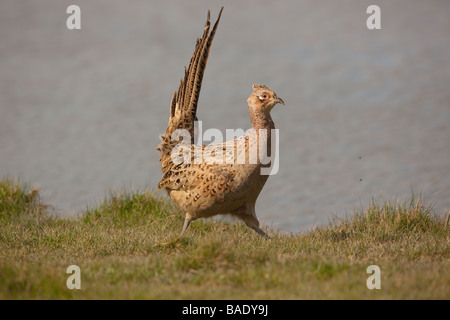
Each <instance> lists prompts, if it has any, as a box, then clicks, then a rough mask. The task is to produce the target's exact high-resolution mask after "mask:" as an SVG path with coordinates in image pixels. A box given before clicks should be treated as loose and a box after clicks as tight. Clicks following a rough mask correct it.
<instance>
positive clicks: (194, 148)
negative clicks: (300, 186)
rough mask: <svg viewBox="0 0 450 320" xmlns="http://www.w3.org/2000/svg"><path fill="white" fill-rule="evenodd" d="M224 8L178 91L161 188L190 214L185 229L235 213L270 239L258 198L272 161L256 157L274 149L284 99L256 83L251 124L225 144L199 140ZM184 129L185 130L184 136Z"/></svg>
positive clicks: (164, 141)
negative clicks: (276, 110) (203, 91)
mask: <svg viewBox="0 0 450 320" xmlns="http://www.w3.org/2000/svg"><path fill="white" fill-rule="evenodd" d="M222 10H223V7H222V9H221V10H220V13H219V16H218V18H217V21H216V22H215V24H214V26H213V27H212V29H211V30H210V12H209V10H208V16H207V19H206V24H205V27H204V31H203V35H202V36H201V38H200V39H197V42H196V46H195V50H194V54H193V55H192V58H191V60H190V63H189V67H188V68H187V69H186V68H185V73H184V78H183V79H181V83H180V85H179V87H178V90H177V91H175V93H174V94H173V97H172V102H171V107H170V118H169V124H168V127H167V130H166V132H165V134H163V135H161V143H160V144H159V145H158V147H157V150H158V151H159V152H160V154H161V158H160V163H161V168H162V173H163V176H162V178H161V181H160V182H159V184H158V190H160V189H165V190H166V191H167V192H168V194H169V196H170V198H171V199H172V200H173V201H174V202H175V204H176V205H177V206H178V207H179V208H181V210H183V211H184V212H185V213H186V218H185V222H184V226H183V229H182V234H184V233H185V232H186V230H187V228H188V226H189V223H190V222H191V221H193V220H195V219H198V218H206V217H211V216H214V215H217V214H227V213H229V214H231V215H233V216H236V217H238V218H240V219H242V220H243V221H244V222H245V224H246V225H247V226H248V227H250V228H252V229H253V230H255V231H256V232H257V233H258V234H260V235H262V236H264V237H266V238H269V236H268V235H267V234H266V233H265V232H264V231H263V230H261V228H260V227H259V221H258V219H257V218H256V213H255V203H256V199H257V198H258V195H259V193H260V192H261V190H262V188H263V187H264V184H265V183H266V180H267V178H268V175H263V174H261V169H263V168H265V167H267V166H268V164H267V163H263V162H262V161H261V160H260V159H259V158H258V157H252V154H251V151H252V150H258V152H259V153H258V154H261V151H264V150H259V149H260V148H266V150H265V151H266V154H270V152H271V149H272V144H273V142H272V139H271V135H272V131H273V130H272V129H275V125H274V123H273V121H272V118H271V116H270V111H271V110H272V108H273V107H274V106H275V105H276V104H277V103H281V104H283V105H284V102H283V100H282V99H280V98H278V97H277V95H276V94H275V92H273V91H272V90H271V89H269V88H268V87H266V86H265V85H261V84H254V85H253V92H252V93H251V95H250V97H249V98H248V100H247V102H248V111H249V114H250V119H251V123H252V127H251V129H249V130H248V131H247V132H246V133H245V134H244V135H243V136H241V137H239V138H236V139H234V140H231V141H227V142H224V143H221V144H214V145H202V146H198V145H195V144H194V127H195V121H197V116H196V113H197V102H198V98H199V94H200V88H201V84H202V78H203V74H204V72H205V67H206V63H207V61H208V56H209V52H210V49H211V44H212V41H213V38H214V35H215V33H216V29H217V26H218V23H219V20H220V17H221V15H222ZM179 132H181V133H184V135H183V134H182V135H181V136H182V138H180V135H179V134H178V133H179ZM206 150H209V151H208V152H205V151H206ZM211 150H213V151H211ZM218 156H220V158H221V159H222V161H219V162H218V161H210V160H211V157H213V158H214V159H215V160H217V157H218ZM255 158H256V159H255Z"/></svg>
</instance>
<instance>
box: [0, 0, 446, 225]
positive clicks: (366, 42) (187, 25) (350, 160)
mask: <svg viewBox="0 0 450 320" xmlns="http://www.w3.org/2000/svg"><path fill="white" fill-rule="evenodd" d="M70 4H77V5H79V6H80V8H81V28H82V29H81V30H68V29H67V27H66V20H67V18H68V17H69V14H67V13H66V9H67V7H68V6H69V5H70ZM371 4H377V5H379V6H380V8H381V28H382V29H381V30H368V29H367V27H366V20H367V18H368V17H369V14H367V13H366V9H367V7H368V6H369V5H371ZM222 5H224V6H225V9H224V12H223V15H222V20H221V23H220V26H219V29H218V31H217V34H216V38H215V40H214V44H213V47H212V50H211V56H210V59H209V61H208V67H207V68H206V73H205V77H204V80H203V81H204V82H203V86H202V92H201V96H200V101H199V112H198V116H199V119H200V120H203V130H206V129H207V128H219V129H221V130H223V132H225V129H227V128H233V129H235V128H243V129H247V128H249V127H250V120H249V116H248V111H247V103H246V99H247V97H248V96H249V94H250V93H251V91H252V89H251V84H252V83H263V84H266V85H268V86H269V87H271V88H272V89H273V90H274V91H275V92H276V93H277V95H278V96H279V97H282V98H283V99H284V101H285V102H286V106H285V107H283V106H277V107H276V108H275V109H274V110H273V111H272V117H273V119H274V121H275V124H276V126H277V128H279V129H280V170H279V172H278V174H276V175H274V176H272V177H270V178H269V180H268V182H267V184H266V186H265V187H264V189H263V192H262V193H261V195H260V197H259V199H258V202H257V209H256V212H257V215H258V217H259V218H260V221H261V222H262V224H263V225H266V226H269V227H273V228H278V229H280V230H282V231H291V232H297V231H302V230H305V229H307V228H310V227H312V226H314V225H320V224H324V223H327V222H328V221H329V220H330V219H331V218H333V217H334V216H337V217H344V216H346V215H350V214H352V213H353V212H354V210H355V209H357V208H360V207H365V206H366V205H367V204H368V203H369V202H370V201H371V199H372V197H375V198H377V197H379V196H384V197H385V198H386V199H391V198H395V197H399V198H400V199H405V200H406V199H408V198H409V197H410V196H411V194H412V192H418V191H420V190H421V189H423V194H424V195H425V196H426V197H427V199H428V200H429V202H433V203H434V204H435V208H436V210H437V211H439V212H441V213H446V212H448V210H449V209H450V90H449V84H450V37H449V30H450V18H449V17H450V1H446V0H428V1H423V0H398V1H384V0H376V1H374V0H371V1H361V0H328V1H320V3H319V2H318V1H314V0H311V1H304V0H302V1H299V0H295V1H294V0H292V1H239V2H238V1H233V2H231V1H228V2H225V1H211V0H209V1H207V0H203V1H195V4H194V3H193V1H182V0H177V1H174V0H165V1H145V0H130V1H119V0H71V1H54V0H39V1H31V0H21V1H17V0H1V2H0V175H1V177H6V176H9V177H14V178H20V179H21V180H23V181H26V182H31V183H33V184H34V185H37V186H39V187H40V189H41V193H42V196H43V199H44V201H46V202H48V203H50V204H52V205H53V206H54V207H55V209H56V210H57V212H58V213H59V214H61V215H63V216H68V215H72V214H78V213H79V212H81V211H82V210H84V209H85V208H86V207H87V206H89V207H91V206H94V205H96V204H97V203H98V202H99V201H100V200H101V199H103V198H104V197H105V196H107V195H108V192H109V191H110V190H118V189H122V188H125V189H131V188H133V189H143V188H149V189H155V190H156V185H157V183H158V181H159V179H160V178H161V171H160V165H159V162H158V160H159V155H158V153H157V152H156V150H155V147H156V145H157V144H158V143H159V138H158V137H159V134H161V133H162V132H164V131H165V128H166V125H167V121H168V116H169V104H170V99H171V97H172V94H173V91H174V90H175V89H177V87H178V84H179V80H180V78H181V77H182V76H183V74H184V66H185V65H187V64H188V63H189V59H190V57H191V54H192V51H193V49H194V44H195V39H196V38H197V37H199V36H200V35H201V33H202V31H203V26H204V22H205V18H206V13H207V9H211V18H212V20H215V18H216V16H217V14H218V12H219V9H220V7H221V6H222ZM160 194H161V195H163V196H166V195H165V192H164V193H163V192H161V193H160Z"/></svg>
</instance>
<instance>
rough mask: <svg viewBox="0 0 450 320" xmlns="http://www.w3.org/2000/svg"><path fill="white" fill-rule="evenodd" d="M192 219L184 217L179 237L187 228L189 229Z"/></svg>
mask: <svg viewBox="0 0 450 320" xmlns="http://www.w3.org/2000/svg"><path fill="white" fill-rule="evenodd" d="M191 221H192V218H190V217H189V216H187V215H186V219H184V225H183V230H182V231H181V236H182V235H184V234H185V233H186V230H187V228H188V227H189V223H191Z"/></svg>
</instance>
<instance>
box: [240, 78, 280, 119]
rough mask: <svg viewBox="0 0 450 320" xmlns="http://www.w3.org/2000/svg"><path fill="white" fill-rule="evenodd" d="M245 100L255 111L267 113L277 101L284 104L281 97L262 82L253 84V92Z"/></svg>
mask: <svg viewBox="0 0 450 320" xmlns="http://www.w3.org/2000/svg"><path fill="white" fill-rule="evenodd" d="M247 102H248V104H249V106H251V107H252V108H253V109H254V110H255V111H260V112H264V113H269V112H270V111H271V110H272V108H273V107H274V106H275V105H276V104H277V103H281V104H283V105H284V101H283V99H281V98H278V97H277V95H276V94H275V92H273V90H271V89H270V88H268V87H267V86H265V85H263V84H254V85H253V92H252V94H251V95H250V97H249V98H248V100H247Z"/></svg>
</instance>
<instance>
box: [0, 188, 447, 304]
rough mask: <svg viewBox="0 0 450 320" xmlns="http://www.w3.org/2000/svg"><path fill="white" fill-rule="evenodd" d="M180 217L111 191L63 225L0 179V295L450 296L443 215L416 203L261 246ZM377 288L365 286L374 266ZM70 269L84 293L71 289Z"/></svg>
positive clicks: (238, 227)
mask: <svg viewBox="0 0 450 320" xmlns="http://www.w3.org/2000/svg"><path fill="white" fill-rule="evenodd" d="M183 219H184V218H183V215H182V214H181V212H179V210H178V209H176V207H175V206H174V205H173V204H172V203H171V202H169V201H167V200H166V199H160V198H157V197H155V196H154V195H152V193H151V192H150V191H136V192H126V191H121V192H116V193H111V194H110V195H109V196H108V197H107V198H105V199H104V200H103V201H102V202H101V203H100V204H98V205H97V206H95V207H94V208H90V209H87V210H85V211H84V212H81V213H80V215H79V216H78V217H76V218H71V219H69V218H67V219H64V218H61V217H58V216H57V215H56V214H54V213H53V212H52V209H51V207H49V206H46V205H44V204H43V203H42V202H41V200H40V198H39V192H38V190H36V189H33V188H30V187H28V186H27V185H25V184H23V183H20V182H16V181H13V180H11V179H1V180H0V299H449V298H450V272H449V266H450V263H449V261H450V260H449V258H450V237H449V235H450V233H449V225H448V221H447V220H448V217H447V218H446V217H444V215H443V214H435V213H434V212H433V208H432V207H431V206H429V205H426V203H425V202H424V201H423V199H422V198H421V197H420V196H416V197H412V199H411V201H408V202H404V203H399V202H398V201H395V200H394V201H384V200H379V201H375V200H374V201H373V202H372V203H370V204H369V205H368V206H367V208H365V209H361V210H360V211H359V212H355V214H354V215H353V216H351V217H349V218H347V219H345V220H337V219H335V220H334V221H332V222H331V223H330V224H329V225H327V226H322V227H318V228H314V229H312V230H310V231H308V232H304V233H300V234H295V235H292V234H283V233H280V232H276V231H270V230H269V233H270V235H271V236H272V240H270V241H267V240H265V239H263V238H262V237H260V236H258V235H257V234H256V233H255V232H253V231H252V230H250V229H248V228H247V227H245V226H244V225H242V224H240V223H225V222H219V221H215V220H206V221H202V220H198V221H195V222H193V223H192V224H191V226H190V228H189V230H188V232H187V234H186V235H185V236H184V237H182V238H179V237H178V236H179V233H180V230H181V227H182V225H183ZM373 264H375V265H378V266H379V267H380V269H381V289H380V290H369V289H368V288H367V287H366V280H367V278H368V277H369V276H370V274H367V273H366V269H367V267H368V266H369V265H373ZM69 265H78V266H79V267H80V269H81V290H69V289H68V288H67V286H66V280H67V278H68V277H69V276H70V275H69V274H67V273H66V269H67V267H68V266H69Z"/></svg>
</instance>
